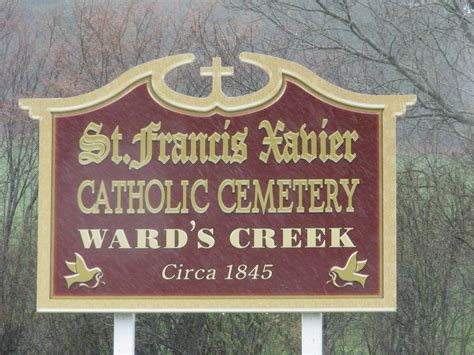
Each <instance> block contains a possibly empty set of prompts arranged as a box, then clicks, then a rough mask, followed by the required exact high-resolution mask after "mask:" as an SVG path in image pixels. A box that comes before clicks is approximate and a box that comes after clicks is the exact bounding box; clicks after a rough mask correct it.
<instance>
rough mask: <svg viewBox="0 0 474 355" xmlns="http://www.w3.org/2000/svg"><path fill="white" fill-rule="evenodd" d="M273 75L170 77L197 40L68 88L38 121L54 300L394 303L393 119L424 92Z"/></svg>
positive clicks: (196, 307) (28, 105) (262, 59)
mask: <svg viewBox="0 0 474 355" xmlns="http://www.w3.org/2000/svg"><path fill="white" fill-rule="evenodd" d="M240 59H241V61H242V62H244V63H248V64H252V65H255V66H257V67H259V68H261V69H263V70H264V71H265V72H266V73H267V74H268V76H269V81H268V84H267V85H266V86H265V87H264V88H262V89H261V90H259V91H257V92H254V93H251V94H248V95H244V96H240V97H228V96H226V95H224V94H223V92H222V90H221V79H222V77H223V76H230V75H233V68H232V67H223V66H222V63H221V60H220V58H214V59H213V62H212V66H210V67H206V68H201V75H203V76H210V77H211V78H212V84H213V86H212V92H211V94H210V95H209V96H208V97H205V98H197V97H190V96H186V95H184V94H180V93H178V92H175V91H173V90H172V89H170V88H169V87H168V86H167V84H166V83H165V80H164V78H165V76H166V74H167V73H169V72H170V71H171V70H173V69H175V68H176V67H178V66H181V65H185V64H188V63H191V62H192V61H193V60H194V56H193V55H191V54H183V55H177V56H173V57H167V58H162V59H158V60H155V61H152V62H149V63H146V64H143V65H140V66H137V67H135V68H132V69H130V70H129V71H127V72H126V73H124V74H123V75H122V76H120V77H119V78H118V79H116V80H114V81H113V82H111V83H110V84H108V85H106V86H104V87H102V88H100V89H98V90H96V91H94V92H91V93H88V94H84V95H80V96H77V97H72V98H65V99H22V100H20V106H21V108H23V109H28V110H29V113H30V116H31V117H32V118H35V119H39V120H40V168H39V176H40V192H39V194H40V198H39V244H38V245H39V248H38V310H39V311H78V312H84V311H93V312H116V311H134V312H139V311H160V312H161V311H169V312H180V311H188V312H189V311H195V312H209V311H249V312H250V311H251V312H255V311H265V312H268V311H278V312H280V311H281V312H283V311H284V312H287V311H297V312H304V311H332V310H335V311H343V310H344V311H356V310H357V311H361V310H384V311H387V310H394V309H395V306H396V290H395V286H396V265H395V257H396V241H395V232H396V219H395V214H396V205H395V204H396V196H395V186H396V182H395V117H396V116H397V115H400V114H403V112H404V111H405V107H406V105H410V104H413V103H414V102H415V100H416V98H415V97H414V96H370V95H363V94H358V93H353V92H349V91H346V90H343V89H341V88H338V87H335V86H333V85H331V84H329V83H327V82H325V81H324V80H322V79H321V78H319V77H318V76H316V75H315V74H314V73H312V72H311V71H310V70H308V69H305V68H304V67H302V66H300V65H298V64H295V63H292V62H289V61H286V60H283V59H279V58H274V57H269V56H265V55H260V54H254V53H243V54H241V56H240Z"/></svg>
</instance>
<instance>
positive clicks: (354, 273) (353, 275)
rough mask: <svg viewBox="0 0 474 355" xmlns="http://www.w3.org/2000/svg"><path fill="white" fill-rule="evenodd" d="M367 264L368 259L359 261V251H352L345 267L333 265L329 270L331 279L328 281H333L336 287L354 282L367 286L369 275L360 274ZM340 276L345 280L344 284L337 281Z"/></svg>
mask: <svg viewBox="0 0 474 355" xmlns="http://www.w3.org/2000/svg"><path fill="white" fill-rule="evenodd" d="M366 264H367V259H366V260H361V261H357V251H356V252H354V253H352V255H351V256H349V259H347V262H346V265H345V266H344V267H339V266H333V267H332V268H331V270H329V277H330V280H329V281H328V282H326V284H328V283H332V284H333V285H334V286H335V287H337V288H341V287H346V286H354V282H358V283H359V284H360V285H361V286H362V287H365V282H366V281H367V278H368V277H369V275H364V274H360V273H359V271H361V270H362V269H363V268H364V267H365V265H366ZM338 277H339V278H340V279H341V280H342V281H345V283H344V284H342V285H340V284H338V283H337V278H338Z"/></svg>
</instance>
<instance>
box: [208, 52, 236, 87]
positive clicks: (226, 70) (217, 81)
mask: <svg viewBox="0 0 474 355" xmlns="http://www.w3.org/2000/svg"><path fill="white" fill-rule="evenodd" d="M201 75H202V76H212V92H217V93H219V94H221V93H222V81H221V78H222V77H223V76H231V75H234V67H223V66H222V62H221V58H220V57H214V58H212V67H201Z"/></svg>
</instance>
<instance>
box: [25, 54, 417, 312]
mask: <svg viewBox="0 0 474 355" xmlns="http://www.w3.org/2000/svg"><path fill="white" fill-rule="evenodd" d="M194 59H195V57H194V55H193V54H180V55H176V56H171V57H165V58H160V59H157V60H154V61H151V62H148V63H145V64H142V65H139V66H136V67H134V68H132V69H130V70H128V71H127V72H125V73H124V74H122V75H121V76H119V77H118V78H117V79H115V80H114V81H112V82H111V83H109V84H107V85H105V86H103V87H101V88H99V89H97V90H95V91H92V92H90V93H86V94H83V95H78V96H75V97H69V98H56V99H20V101H19V105H20V108H22V109H25V110H28V111H29V115H30V117H31V118H33V119H39V120H40V147H39V195H40V196H41V198H40V199H39V202H38V204H39V206H38V209H39V212H38V214H39V215H38V268H37V272H38V277H37V310H38V312H114V313H115V312H316V311H317V312H341V311H395V310H396V166H395V155H396V140H395V133H396V132H395V118H396V117H397V116H401V115H403V114H404V113H405V109H406V106H409V105H413V104H415V102H416V96H414V95H366V94H360V93H356V92H351V91H348V90H345V89H342V88H339V87H337V86H335V85H332V84H331V83H329V82H327V81H325V80H323V79H322V78H320V77H318V76H317V75H316V74H314V73H313V72H312V71H310V70H309V69H307V68H305V67H303V66H301V65H299V64H296V63H294V62H290V61H287V60H284V59H280V58H276V57H271V56H267V55H262V54H256V53H242V54H241V55H240V60H241V61H242V62H244V63H248V64H252V65H255V66H257V67H259V68H261V69H262V70H264V71H265V72H266V73H267V74H268V76H269V81H268V83H267V85H266V86H265V87H263V88H262V89H260V90H258V91H256V92H253V93H250V94H247V95H243V96H238V97H227V96H225V95H224V94H223V93H222V91H221V90H220V88H219V90H212V92H211V94H210V95H209V96H208V97H205V98H198V97H192V96H188V95H184V94H181V93H178V92H176V91H173V90H171V89H170V88H169V87H168V86H167V84H166V82H165V80H164V79H165V76H166V75H167V74H168V73H169V72H170V71H171V70H173V69H175V68H177V67H179V66H181V65H184V64H189V63H192V62H193V61H194ZM287 81H291V82H295V83H296V84H298V85H299V86H301V87H303V88H304V89H305V90H307V91H308V92H310V93H311V94H313V95H315V96H316V97H318V98H320V99H321V100H323V101H326V102H328V103H330V104H332V105H335V106H337V107H342V108H346V109H350V110H353V111H359V112H377V113H379V116H380V117H381V120H382V121H381V132H380V133H381V139H380V142H381V143H380V144H381V147H380V149H381V163H382V167H381V192H382V193H381V210H382V216H381V217H382V221H381V222H382V223H381V265H380V266H381V270H380V272H381V275H383V277H382V290H381V295H376V296H335V297H327V296H325V297H308V296H267V297H266V296H251V297H248V296H245V297H234V296H222V297H206V296H196V297H183V296H180V297H149V296H146V297H127V296H124V297H121V296H120V297H107V296H106V297H104V296H102V297H61V298H58V297H54V298H53V297H52V295H51V292H50V286H51V284H52V276H51V272H52V267H51V265H52V264H51V263H52V233H53V229H52V226H53V214H52V206H53V192H54V189H53V184H52V182H53V178H54V176H53V175H54V174H53V162H54V120H55V119H56V118H60V117H61V116H67V115H71V114H76V113H84V112H90V111H93V110H97V109H99V108H101V107H104V106H107V105H109V104H110V103H112V102H114V101H116V100H118V99H120V98H121V97H123V96H125V95H126V94H127V93H128V92H130V91H131V90H133V89H134V88H136V87H137V86H139V85H141V84H143V83H147V86H148V90H149V93H150V95H151V96H152V97H153V98H154V99H155V100H156V101H157V102H158V103H159V104H160V105H162V106H164V107H166V108H168V109H170V110H173V111H176V112H181V113H186V114H189V115H192V116H210V115H213V114H215V113H219V114H221V115H224V116H229V117H232V116H237V115H241V114H244V113H249V112H255V111H258V110H261V109H263V108H265V107H267V106H269V105H271V104H272V103H273V102H275V101H276V100H278V99H279V98H280V96H281V94H282V93H283V91H284V88H285V86H286V82H287ZM382 127H383V129H382Z"/></svg>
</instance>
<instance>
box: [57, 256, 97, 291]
mask: <svg viewBox="0 0 474 355" xmlns="http://www.w3.org/2000/svg"><path fill="white" fill-rule="evenodd" d="M74 254H75V255H76V261H74V262H71V261H66V266H67V268H68V269H69V270H70V271H71V272H73V273H74V274H73V275H67V276H64V278H65V279H66V283H67V288H71V286H72V285H74V284H75V283H79V287H87V288H96V287H98V286H99V285H100V284H104V285H105V282H104V281H102V277H103V276H104V273H103V272H102V269H101V268H99V267H94V268H92V269H89V268H88V267H87V265H86V262H85V261H84V258H83V257H82V256H81V255H80V254H78V253H74ZM93 279H95V283H94V284H93V285H89V284H88V282H89V281H92V280H93Z"/></svg>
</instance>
